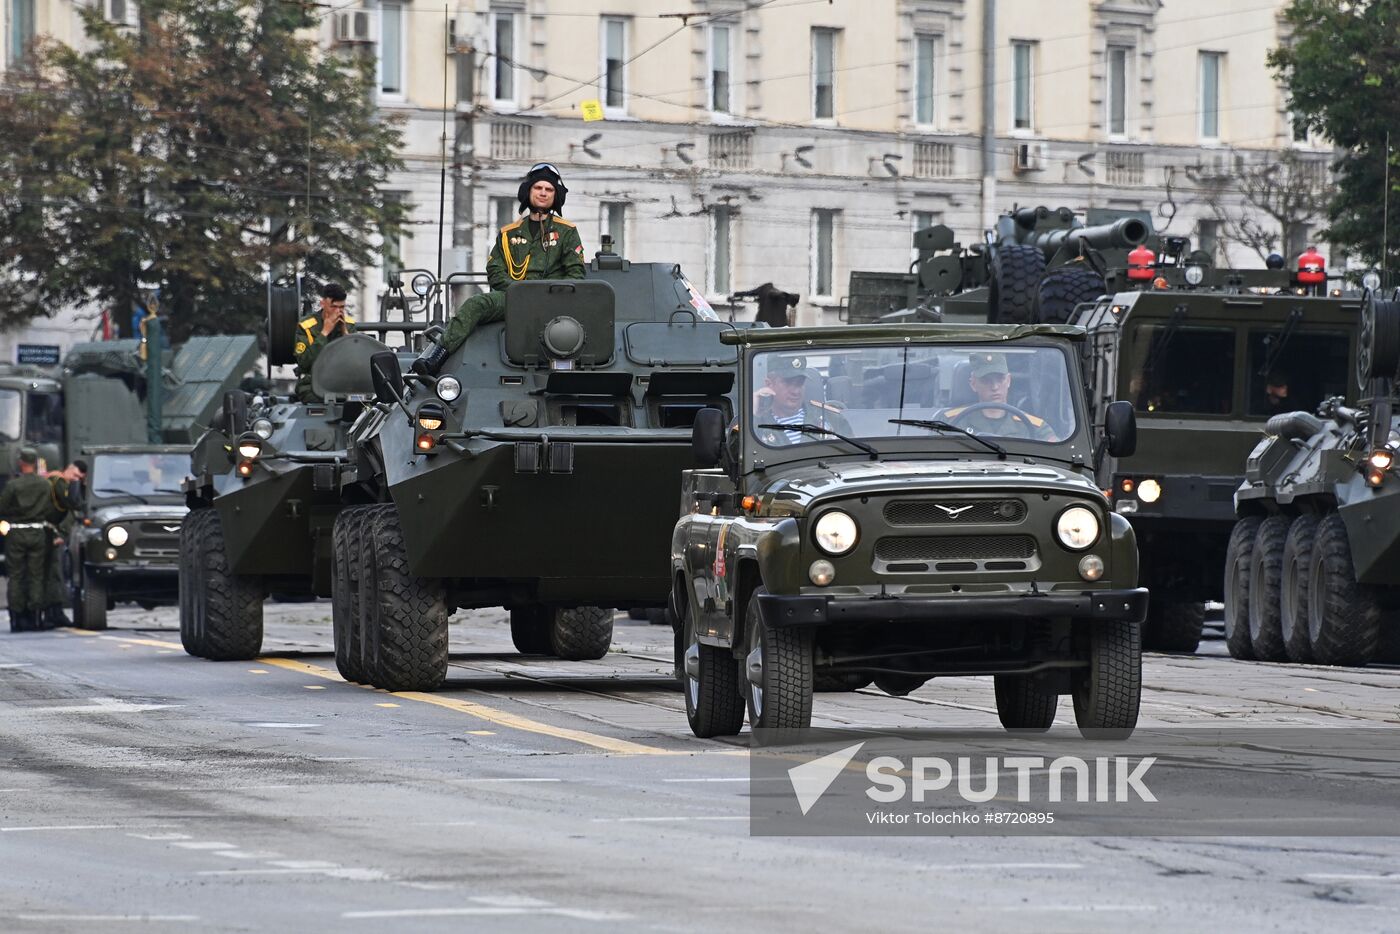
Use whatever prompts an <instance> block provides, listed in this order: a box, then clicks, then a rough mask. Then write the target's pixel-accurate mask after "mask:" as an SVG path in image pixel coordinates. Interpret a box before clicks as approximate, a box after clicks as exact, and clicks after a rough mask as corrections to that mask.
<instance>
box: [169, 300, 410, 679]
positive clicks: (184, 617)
mask: <svg viewBox="0 0 1400 934" xmlns="http://www.w3.org/2000/svg"><path fill="white" fill-rule="evenodd" d="M302 291H303V293H304V294H305V295H307V296H309V295H310V293H311V289H309V288H304V289H303V290H302ZM273 298H274V300H273V301H272V302H271V303H270V308H269V316H268V346H269V354H268V356H269V362H270V364H271V365H274V366H275V365H279V364H287V363H291V362H293V358H292V349H293V346H294V344H295V327H296V322H297V320H298V318H300V317H301V315H302V314H304V313H306V312H307V310H308V307H309V306H307V305H306V304H305V303H304V302H303V301H301V300H298V298H297V293H296V291H295V290H292V289H287V290H281V289H279V290H278V291H277V292H275V293H274V296H273ZM307 301H309V298H308V299H307ZM386 304H394V305H397V307H399V308H402V309H403V310H404V314H403V320H401V321H388V320H380V321H371V322H363V321H361V322H357V323H356V327H357V328H358V329H359V330H357V331H355V332H352V333H349V334H345V335H343V336H341V337H339V338H337V339H336V340H334V341H331V342H330V343H329V344H328V345H327V347H326V349H325V350H323V351H322V352H321V353H320V355H319V356H318V357H317V358H316V362H315V366H314V367H313V369H312V373H311V385H312V391H313V392H314V393H315V395H316V397H317V398H319V399H320V400H322V401H320V402H311V403H307V402H301V401H298V400H297V399H296V398H290V397H285V396H279V395H277V394H275V393H272V392H270V391H264V392H257V393H249V392H243V391H235V392H230V393H228V394H227V395H226V396H225V398H224V407H223V410H222V411H221V412H220V414H219V417H218V418H217V419H215V420H214V423H213V425H212V426H211V427H210V429H209V431H207V432H206V433H205V434H204V436H203V437H201V438H200V439H199V441H198V443H197V444H196V445H195V446H194V449H193V451H192V453H191V455H190V457H189V459H188V463H187V469H188V476H187V477H186V478H185V479H184V480H183V482H182V483H181V489H182V490H183V491H184V493H185V496H186V501H187V503H188V506H189V509H190V514H189V516H188V517H187V518H186V519H185V522H184V528H183V530H182V532H181V549H180V568H179V580H180V594H179V598H180V599H179V605H180V637H181V641H182V643H183V644H184V647H185V651H186V652H188V653H189V654H191V655H194V656H197V657H201V658H207V659H210V660H213V661H229V660H236V659H247V658H253V657H254V656H256V655H257V654H258V652H259V651H260V650H261V648H262V639H263V602H264V600H265V599H266V598H267V597H269V596H272V595H277V596H279V597H283V598H292V597H296V596H302V595H305V596H311V595H316V596H330V595H331V560H332V554H331V540H330V538H331V527H332V523H333V522H334V520H335V517H336V514H337V513H338V512H339V511H340V509H341V507H342V506H344V505H345V504H346V500H344V499H342V496H343V495H346V496H349V497H350V499H349V502H355V501H356V499H355V495H356V489H355V488H349V489H343V488H342V485H341V482H340V481H341V478H340V468H341V467H342V466H343V465H344V463H345V438H346V433H347V430H348V429H349V426H350V424H351V423H353V422H354V421H355V419H356V418H357V417H359V416H360V414H361V413H362V411H363V410H364V402H365V400H366V399H369V398H370V397H371V395H372V391H373V385H372V383H371V382H370V370H369V360H370V358H371V357H372V356H374V355H375V354H376V353H381V352H386V353H388V354H389V356H390V358H393V357H394V352H393V351H392V350H390V349H389V347H388V346H387V345H386V344H385V343H383V342H382V341H380V340H376V339H375V338H374V337H372V336H370V334H369V333H365V332H378V333H380V334H385V333H388V332H394V331H398V332H403V333H404V334H406V335H411V334H413V333H415V332H419V331H421V330H423V329H424V328H425V327H427V322H426V321H423V320H418V321H412V320H409V318H410V309H409V305H410V304H411V301H410V302H405V301H404V296H403V292H402V288H401V287H400V288H399V289H398V290H397V291H396V292H391V294H390V301H389V302H386ZM420 304H421V303H420ZM400 352H401V354H402V355H404V357H405V364H406V363H407V361H408V360H411V359H412V358H413V351H412V348H411V347H410V346H408V345H407V344H405V345H404V346H403V347H401V348H400Z"/></svg>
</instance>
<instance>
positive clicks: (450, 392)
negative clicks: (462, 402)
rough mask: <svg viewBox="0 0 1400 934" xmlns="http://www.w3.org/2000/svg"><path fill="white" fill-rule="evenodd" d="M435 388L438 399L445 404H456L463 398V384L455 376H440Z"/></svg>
mask: <svg viewBox="0 0 1400 934" xmlns="http://www.w3.org/2000/svg"><path fill="white" fill-rule="evenodd" d="M435 388H436V389H437V397H438V398H439V399H441V400H442V401H443V402H456V401H457V400H458V399H460V398H461V397H462V384H461V383H460V382H458V381H457V377H455V376H439V377H438V381H437V386H436V387H435Z"/></svg>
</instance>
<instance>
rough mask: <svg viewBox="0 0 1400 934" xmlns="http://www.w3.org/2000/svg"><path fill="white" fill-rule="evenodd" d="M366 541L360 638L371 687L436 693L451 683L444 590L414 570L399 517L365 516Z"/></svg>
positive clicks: (386, 508) (372, 510) (384, 512)
mask: <svg viewBox="0 0 1400 934" xmlns="http://www.w3.org/2000/svg"><path fill="white" fill-rule="evenodd" d="M361 528H362V534H361V536H360V542H361V544H360V577H359V579H360V614H359V617H360V626H361V629H360V638H361V639H362V640H364V642H363V645H364V648H365V651H364V675H365V681H366V682H367V683H369V684H372V685H374V686H375V687H377V688H383V689H384V690H386V691H432V690H435V689H437V688H439V687H441V686H442V682H443V681H444V680H445V679H446V678H447V616H448V611H447V602H446V593H445V592H444V590H443V588H442V586H441V585H440V584H438V583H437V582H435V581H430V580H425V579H423V578H419V577H414V576H413V575H412V574H411V573H409V570H408V552H407V549H406V548H404V542H403V530H402V529H401V528H400V527H399V513H398V510H397V509H396V508H395V507H394V506H393V505H382V506H371V507H369V508H368V509H366V510H365V517H364V520H363V524H362V527H361Z"/></svg>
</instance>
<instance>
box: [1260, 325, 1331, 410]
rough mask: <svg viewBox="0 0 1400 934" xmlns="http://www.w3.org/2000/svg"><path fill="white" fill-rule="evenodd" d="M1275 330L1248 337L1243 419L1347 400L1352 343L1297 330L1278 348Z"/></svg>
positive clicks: (1322, 334) (1322, 333) (1276, 331)
mask: <svg viewBox="0 0 1400 934" xmlns="http://www.w3.org/2000/svg"><path fill="white" fill-rule="evenodd" d="M1278 334H1279V332H1278V330H1277V329H1262V328H1260V329H1252V330H1250V332H1249V356H1248V363H1249V395H1248V397H1247V399H1246V405H1247V406H1248V409H1247V411H1248V414H1249V415H1250V416H1253V417H1260V418H1268V417H1269V416H1271V415H1277V414H1278V413H1280V412H1297V411H1300V410H1301V411H1306V412H1314V411H1316V410H1317V406H1318V403H1320V402H1321V401H1322V400H1323V399H1326V398H1328V397H1330V396H1346V397H1348V398H1350V397H1351V393H1350V392H1349V391H1348V390H1349V387H1350V384H1351V380H1350V375H1351V370H1352V368H1351V366H1350V364H1349V362H1348V361H1350V359H1351V351H1350V346H1351V340H1350V338H1349V337H1348V336H1347V335H1346V334H1345V333H1341V332H1336V333H1327V332H1317V331H1304V330H1300V331H1298V332H1297V333H1296V334H1294V335H1293V336H1292V339H1291V340H1289V341H1288V343H1286V344H1284V345H1282V347H1279V346H1278Z"/></svg>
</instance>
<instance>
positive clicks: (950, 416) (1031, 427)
mask: <svg viewBox="0 0 1400 934" xmlns="http://www.w3.org/2000/svg"><path fill="white" fill-rule="evenodd" d="M968 362H969V363H971V364H972V369H971V376H972V378H973V379H977V378H978V377H981V376H988V375H990V374H993V373H1002V374H1006V375H1007V376H1010V373H1011V371H1010V369H1009V368H1008V367H1007V365H1006V354H1000V353H975V354H972V355H971V356H970V357H969V360H968ZM979 404H982V403H972V404H971V405H960V406H957V407H956V408H951V409H948V410H947V411H945V412H944V413H943V417H944V418H945V419H947V420H948V421H950V422H952V423H953V424H954V425H957V426H958V427H959V428H966V429H967V430H968V431H971V432H973V433H974V434H979V435H991V436H994V437H1000V438H1031V439H1034V440H1036V441H1056V440H1058V439H1057V438H1056V437H1055V431H1054V429H1053V428H1051V427H1050V426H1049V425H1048V424H1047V423H1046V421H1045V419H1043V418H1040V417H1039V416H1036V415H1032V414H1030V413H1029V412H1026V413H1025V414H1024V416H1022V415H1018V414H1016V413H1015V412H1013V411H1012V410H1011V407H1008V408H1003V409H998V408H997V407H998V406H1000V405H1001V403H1000V402H988V403H985V405H986V406H987V407H986V408H980V409H979V408H977V406H978V405H979ZM1009 405H1010V404H1009V403H1008V406H1009ZM969 409H975V411H971V412H969V411H968V410H969ZM998 411H1000V412H1001V416H1000V417H997V416H996V415H994V414H993V413H995V412H998ZM964 413H966V414H964Z"/></svg>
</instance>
